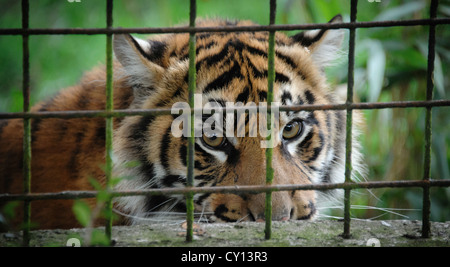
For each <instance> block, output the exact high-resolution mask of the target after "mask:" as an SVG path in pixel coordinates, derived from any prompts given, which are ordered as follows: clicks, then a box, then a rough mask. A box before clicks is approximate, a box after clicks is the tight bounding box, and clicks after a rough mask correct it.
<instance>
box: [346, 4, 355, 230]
mask: <svg viewBox="0 0 450 267" xmlns="http://www.w3.org/2000/svg"><path fill="white" fill-rule="evenodd" d="M357 11H358V0H352V2H351V11H350V21H351V22H356V15H357ZM355 40H356V29H350V39H349V52H348V81H347V84H348V87H347V102H346V103H347V106H348V107H349V106H350V105H351V104H353V87H354V69H355ZM352 125H353V109H351V108H347V122H346V139H345V140H346V141H345V182H346V183H350V182H351V181H352V127H353V126H352ZM350 194H351V189H345V191H344V233H343V234H342V236H343V237H344V238H350V221H351V219H350Z"/></svg>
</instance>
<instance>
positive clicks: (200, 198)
mask: <svg viewBox="0 0 450 267" xmlns="http://www.w3.org/2000/svg"><path fill="white" fill-rule="evenodd" d="M210 195H211V193H205V194H202V195H200V196H199V197H198V198H197V199H196V200H195V203H196V204H198V205H202V204H203V201H205V199H207V198H208V197H209V196H210Z"/></svg>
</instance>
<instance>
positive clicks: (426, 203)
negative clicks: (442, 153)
mask: <svg viewBox="0 0 450 267" xmlns="http://www.w3.org/2000/svg"><path fill="white" fill-rule="evenodd" d="M437 8H438V1H437V0H432V1H431V5H430V19H431V20H433V19H435V18H436V16H437ZM435 47H436V26H435V25H430V29H429V39H428V67H427V93H426V97H427V100H433V89H434V82H433V74H434V61H435V53H436V51H435V50H436V49H435ZM425 114H426V115H425V153H424V171H423V180H424V181H427V182H428V181H430V177H431V168H430V166H431V115H432V108H431V107H427V108H426V113H425ZM430 209H431V199H430V187H429V186H427V184H425V185H424V187H423V206H422V237H423V238H428V237H430V235H431V229H430V227H431V226H430V213H431V211H430Z"/></svg>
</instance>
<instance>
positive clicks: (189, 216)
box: [186, 0, 197, 242]
mask: <svg viewBox="0 0 450 267" xmlns="http://www.w3.org/2000/svg"><path fill="white" fill-rule="evenodd" d="M196 17H197V1H196V0H191V1H190V11H189V27H190V28H191V29H193V28H195V19H196ZM195 54H196V38H195V32H191V33H190V34H189V80H188V83H189V106H190V107H191V108H194V102H195V101H194V94H195V88H196V72H197V70H196V67H195V56H196V55H195ZM194 125H195V113H191V117H190V135H189V137H188V145H187V156H186V158H187V174H186V176H187V178H186V188H187V189H189V188H192V187H193V186H194V161H195V158H194V157H195V129H194ZM186 225H187V226H186V241H187V242H192V241H193V237H194V230H193V226H194V194H193V193H192V192H187V193H186Z"/></svg>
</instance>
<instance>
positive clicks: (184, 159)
mask: <svg viewBox="0 0 450 267" xmlns="http://www.w3.org/2000/svg"><path fill="white" fill-rule="evenodd" d="M184 139H186V138H184ZM179 153H180V155H179V156H180V159H181V163H182V164H183V166H187V146H186V142H182V144H181V146H180V152H179Z"/></svg>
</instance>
